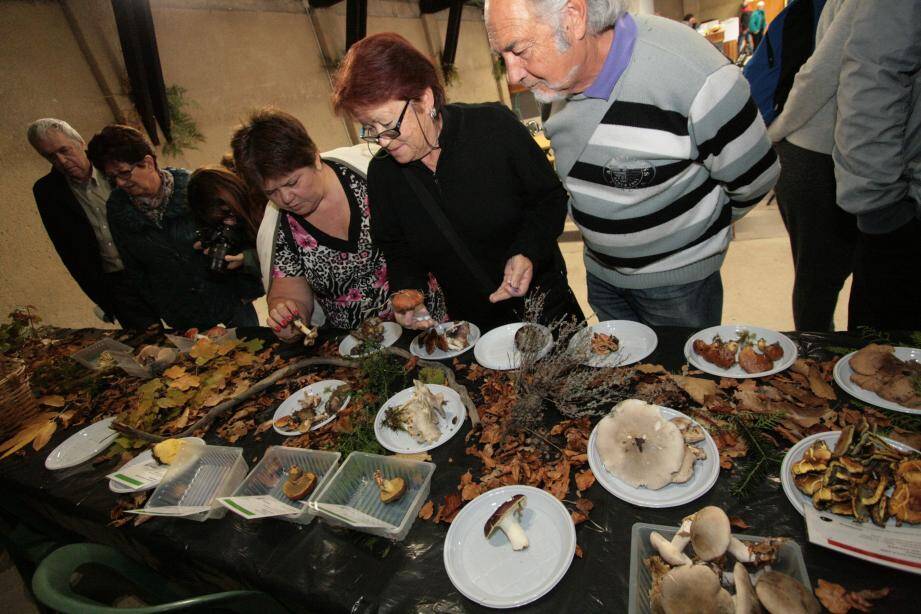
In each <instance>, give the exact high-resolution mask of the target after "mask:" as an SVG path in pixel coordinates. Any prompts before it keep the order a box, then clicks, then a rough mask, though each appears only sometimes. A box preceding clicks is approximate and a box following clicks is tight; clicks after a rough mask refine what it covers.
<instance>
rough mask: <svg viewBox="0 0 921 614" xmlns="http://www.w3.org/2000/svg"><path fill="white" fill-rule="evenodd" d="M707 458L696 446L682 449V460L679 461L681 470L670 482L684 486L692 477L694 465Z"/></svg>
mask: <svg viewBox="0 0 921 614" xmlns="http://www.w3.org/2000/svg"><path fill="white" fill-rule="evenodd" d="M705 458H707V453H706V452H705V451H704V450H702V449H701V448H698V447H697V446H685V447H684V459H683V460H682V461H681V468H680V469H678V471H677V472H676V473H675V474H674V475H672V482H674V483H675V484H684V483H685V482H687V481H688V480H690V479H691V477H692V476H693V475H694V463H696V462H697V461H698V460H704V459H705Z"/></svg>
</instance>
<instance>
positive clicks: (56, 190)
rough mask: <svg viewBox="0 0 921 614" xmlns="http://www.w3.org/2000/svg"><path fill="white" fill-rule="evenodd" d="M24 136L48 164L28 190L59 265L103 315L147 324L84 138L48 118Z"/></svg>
mask: <svg viewBox="0 0 921 614" xmlns="http://www.w3.org/2000/svg"><path fill="white" fill-rule="evenodd" d="M27 136H28V139H29V143H30V144H31V145H32V147H34V148H35V151H37V152H38V153H39V154H41V156H42V157H43V158H45V159H46V160H47V161H48V162H50V163H51V170H50V171H49V173H48V174H47V175H45V176H44V177H42V178H41V179H39V180H38V181H36V182H35V185H34V186H33V187H32V193H33V194H34V196H35V204H36V205H38V212H39V214H40V215H41V218H42V223H43V224H44V225H45V230H46V231H47V233H48V237H49V238H50V239H51V242H52V244H54V248H55V249H56V250H57V252H58V255H59V256H60V257H61V260H62V261H63V262H64V266H66V267H67V270H68V271H69V272H70V274H71V275H72V276H73V278H74V280H76V282H77V284H78V285H79V286H80V288H81V289H82V290H83V291H84V292H85V293H86V295H87V296H88V297H89V298H90V300H91V301H93V302H94V303H96V305H98V306H99V308H100V309H102V311H103V312H104V314H105V317H106V318H107V319H113V318H114V319H117V320H118V322H119V324H121V325H122V326H123V327H125V328H136V327H143V326H146V325H147V324H148V323H149V322H150V321H151V317H152V318H154V319H156V315H155V314H153V312H152V311H151V310H150V308H149V307H148V306H147V305H146V303H145V302H144V301H143V300H142V299H141V298H140V297H139V295H138V293H137V291H136V290H135V289H134V288H133V287H132V286H131V285H130V284H129V283H128V281H127V279H126V277H125V274H124V265H123V264H122V261H121V257H120V256H119V253H118V249H117V248H116V247H115V245H114V242H113V240H112V235H111V233H110V231H109V222H108V218H107V213H106V211H107V210H106V202H107V201H108V198H109V194H110V192H111V191H112V188H111V186H110V185H109V183H108V181H106V178H105V177H104V176H103V175H102V174H101V173H100V172H99V171H97V170H95V169H94V168H93V165H92V164H90V160H89V158H88V157H87V155H86V143H85V141H84V140H83V137H81V136H80V133H78V132H77V131H76V130H74V129H73V128H72V127H71V126H70V124H68V123H67V122H65V121H62V120H60V119H53V118H44V119H39V120H36V121H34V122H32V124H30V125H29V128H28V131H27ZM144 314H149V315H150V317H148V316H147V315H144Z"/></svg>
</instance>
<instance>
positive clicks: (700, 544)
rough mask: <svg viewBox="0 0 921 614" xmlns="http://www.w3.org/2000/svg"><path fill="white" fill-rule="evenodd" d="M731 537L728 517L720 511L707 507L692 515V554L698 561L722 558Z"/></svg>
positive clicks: (713, 507)
mask: <svg viewBox="0 0 921 614" xmlns="http://www.w3.org/2000/svg"><path fill="white" fill-rule="evenodd" d="M731 537H732V528H731V527H730V526H729V516H727V515H726V512H724V511H723V510H722V509H720V508H718V507H716V506H715V505H708V506H707V507H705V508H703V509H701V510H700V511H699V512H697V513H696V514H694V522H693V523H691V545H693V546H694V552H695V553H696V554H697V556H698V558H700V560H702V561H712V560H713V559H718V558H719V557H721V556H723V554H725V553H726V549H727V548H728V547H729V543H730V541H731ZM740 543H741V542H740ZM743 547H744V546H743Z"/></svg>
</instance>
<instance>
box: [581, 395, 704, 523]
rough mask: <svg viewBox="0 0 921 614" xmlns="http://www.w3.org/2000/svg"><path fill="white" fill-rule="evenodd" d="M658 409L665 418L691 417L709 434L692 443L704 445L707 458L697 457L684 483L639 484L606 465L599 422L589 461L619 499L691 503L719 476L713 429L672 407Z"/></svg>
mask: <svg viewBox="0 0 921 614" xmlns="http://www.w3.org/2000/svg"><path fill="white" fill-rule="evenodd" d="M659 412H660V413H661V414H662V417H663V418H666V419H667V420H673V419H675V418H688V419H689V420H691V422H693V423H694V424H696V425H697V426H698V427H699V428H700V429H701V430H702V431H703V432H704V435H705V437H706V439H704V440H703V441H698V442H697V443H692V444H690V445H692V446H697V447H699V448H703V450H704V451H705V452H706V453H707V458H705V459H703V460H698V461H697V462H696V463H695V464H694V475H693V476H692V477H691V479H690V480H688V481H687V482H685V483H684V484H668V485H667V486H663V487H662V488H660V489H659V490H650V489H649V488H644V487H641V488H637V487H636V486H631V485H630V484H627V483H626V482H624V481H623V480H621V479H620V478H618V477H617V476H615V475H614V474H612V473H611V472H610V471H608V470H607V468H606V467H605V466H604V461H603V460H601V454H599V453H598V446H597V445H596V440H597V438H598V425H597V424H596V425H595V428H594V429H592V434H591V436H590V437H589V438H588V465H589V467H591V468H592V473H594V474H595V478H596V479H597V480H598V483H599V484H601V486H602V487H604V489H605V490H606V491H608V492H609V493H611V494H612V495H614V496H615V497H617V498H618V499H621V500H622V501H626V502H627V503H632V504H633V505H638V506H640V507H653V508H664V507H677V506H679V505H684V504H685V503H690V502H691V501H694V500H695V499H697V498H698V497H701V496H703V495H704V494H706V493H707V491H709V490H710V489H711V488H713V485H714V484H716V478H717V477H719V474H720V452H719V450H718V449H717V447H716V443H715V442H714V441H713V438H712V437H710V433H708V432H707V430H706V429H705V428H704V427H702V426H701V425H700V423H699V422H697V421H696V420H694V418H691V417H690V416H686V415H685V414H682V413H681V412H680V411H676V410H674V409H671V408H669V407H659Z"/></svg>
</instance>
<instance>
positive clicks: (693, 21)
mask: <svg viewBox="0 0 921 614" xmlns="http://www.w3.org/2000/svg"><path fill="white" fill-rule="evenodd" d="M682 23H683V24H684V25H686V26H690V27H691V28H694V29H695V30H696V29H697V18H696V17H694V14H693V13H688V14H687V15H685V16H684V19H683V20H682Z"/></svg>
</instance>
